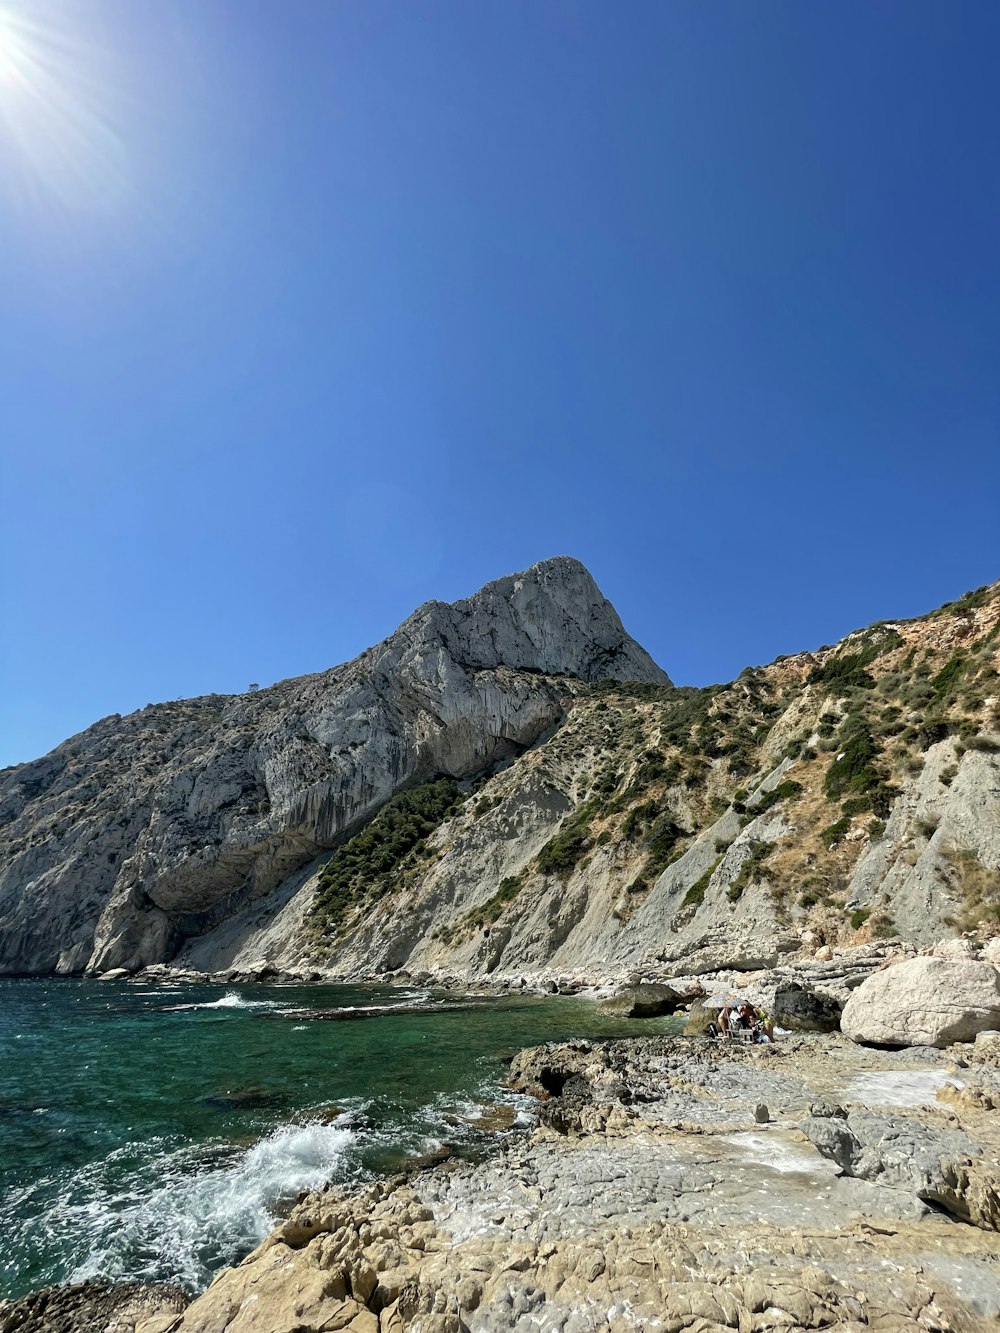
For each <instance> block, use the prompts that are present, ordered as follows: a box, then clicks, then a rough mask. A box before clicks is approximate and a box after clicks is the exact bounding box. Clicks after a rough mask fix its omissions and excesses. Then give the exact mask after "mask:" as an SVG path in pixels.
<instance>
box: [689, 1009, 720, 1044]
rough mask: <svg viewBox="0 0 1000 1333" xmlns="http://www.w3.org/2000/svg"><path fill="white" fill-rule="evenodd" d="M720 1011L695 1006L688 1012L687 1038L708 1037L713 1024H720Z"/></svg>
mask: <svg viewBox="0 0 1000 1333" xmlns="http://www.w3.org/2000/svg"><path fill="white" fill-rule="evenodd" d="M718 1021H719V1011H718V1009H706V1007H705V1006H704V1005H703V1004H693V1005H692V1006H691V1008H690V1009H689V1010H688V1016H687V1022H686V1023H685V1024H684V1035H685V1037H706V1036H708V1030H709V1028H710V1027H711V1026H712V1024H713V1023H718Z"/></svg>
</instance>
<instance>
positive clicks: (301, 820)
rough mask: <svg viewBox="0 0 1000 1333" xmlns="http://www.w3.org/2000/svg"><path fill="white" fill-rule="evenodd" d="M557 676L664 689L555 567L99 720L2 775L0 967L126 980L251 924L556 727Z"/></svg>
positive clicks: (602, 605)
mask: <svg viewBox="0 0 1000 1333" xmlns="http://www.w3.org/2000/svg"><path fill="white" fill-rule="evenodd" d="M556 677H567V678H570V679H571V680H580V681H591V680H597V679H599V678H603V677H610V678H614V679H617V680H625V679H637V680H644V681H649V682H660V683H662V682H666V680H667V678H666V676H665V675H664V673H663V672H662V671H661V670H660V669H659V668H658V667H657V666H656V665H655V663H654V662H653V661H652V660H651V658H649V656H648V655H647V654H646V653H645V652H643V650H642V649H641V648H640V647H639V645H638V644H636V643H635V642H634V641H633V640H632V639H630V638H629V637H628V635H627V634H626V633H625V631H624V629H623V627H622V624H621V621H620V620H619V618H618V616H617V614H616V613H615V611H614V608H613V607H612V606H611V605H610V603H609V602H607V601H606V600H605V599H604V598H603V597H602V596H601V594H600V592H599V590H598V589H597V587H596V585H595V584H594V581H593V579H592V578H591V577H590V575H589V574H588V573H587V571H586V570H585V569H584V568H583V567H582V566H581V565H580V564H579V563H578V562H576V561H574V560H570V559H567V558H565V557H560V558H557V559H554V560H549V561H545V562H543V563H542V564H539V565H535V566H533V567H532V568H531V569H529V570H527V571H525V572H524V573H523V574H519V575H516V576H513V577H510V578H505V579H500V580H498V581H497V582H495V583H491V584H489V585H488V586H487V587H485V588H483V589H482V590H481V591H480V592H479V593H477V594H476V595H475V596H474V597H470V598H468V599H466V600H464V601H460V602H456V603H454V604H452V605H446V604H444V603H439V602H429V603H427V604H426V605H424V606H422V607H420V608H419V609H418V610H417V611H416V612H415V613H414V614H413V615H412V616H411V617H410V618H409V619H408V620H407V621H406V622H405V623H404V624H403V625H401V626H400V628H399V629H398V630H397V631H396V632H395V633H394V634H393V635H392V636H391V637H390V638H389V639H387V640H385V641H384V642H383V643H381V644H380V645H378V646H377V647H376V648H372V649H369V650H368V651H366V652H364V653H362V654H361V656H360V657H358V658H356V659H355V660H354V661H353V662H350V663H348V664H346V665H345V666H341V667H336V668H334V669H333V670H331V671H327V672H323V673H322V674H320V675H316V676H308V677H303V678H302V679H299V680H292V681H284V682H282V683H280V684H278V685H275V686H273V687H271V688H270V689H266V690H261V691H259V692H257V693H254V694H248V695H238V696H219V695H214V696H209V697H207V698H201V699H190V700H184V701H180V702H177V703H172V704H160V705H155V706H151V707H149V708H146V709H143V710H142V711H141V712H139V713H134V714H131V715H130V716H128V717H117V716H115V717H110V718H105V719H104V720H103V721H101V722H99V723H97V724H96V725H95V726H93V727H91V728H90V729H89V730H87V731H85V732H82V733H81V734H80V735H79V736H76V737H73V738H72V739H71V740H69V741H67V742H65V743H64V744H63V745H61V746H59V747H58V748H57V749H56V750H54V751H53V752H52V753H51V754H49V755H47V756H45V758H43V759H40V760H37V761H36V762H34V763H30V764H23V765H19V766H17V767H15V768H13V769H8V770H7V771H6V772H4V773H3V774H0V867H2V869H0V972H3V973H8V974H10V973H15V974H17V973H45V972H53V971H54V972H58V973H73V972H80V971H83V970H85V969H86V970H90V971H104V970H107V969H109V968H113V967H119V966H124V967H128V968H130V969H134V968H137V967H140V966H143V965H145V964H149V963H153V962H158V961H163V960H166V959H169V958H172V957H173V956H174V954H175V953H176V952H177V950H178V949H179V948H180V947H181V946H182V945H183V944H184V942H185V941H186V940H189V939H191V938H192V937H197V936H199V935H202V934H203V933H204V932H206V931H208V930H211V929H213V928H215V927H218V926H220V925H222V924H224V923H225V922H227V921H229V920H230V919H232V918H233V917H239V918H240V919H247V920H250V919H254V920H256V919H257V918H258V917H259V916H260V912H261V910H263V911H264V912H265V913H266V912H268V911H270V910H271V908H270V905H269V904H270V902H271V900H270V899H269V897H268V895H271V894H272V893H274V892H275V891H277V893H278V895H279V899H280V895H281V893H282V891H283V886H291V887H294V885H295V883H296V880H295V876H296V873H297V872H299V871H300V870H301V869H302V867H303V866H305V865H307V864H308V863H309V862H311V861H313V860H314V859H315V858H317V857H318V856H321V855H322V854H323V852H324V849H329V848H331V847H332V846H333V845H334V844H335V843H336V842H337V840H338V839H339V838H340V837H341V836H342V835H343V834H344V832H345V830H350V829H352V828H354V827H357V826H359V825H361V824H363V823H364V822H365V820H366V819H368V818H369V817H370V816H371V815H372V813H373V812H374V811H376V810H377V809H378V808H379V807H380V806H381V805H382V804H383V803H384V802H385V801H386V799H387V798H388V797H390V796H392V794H393V793H394V792H396V791H398V790H400V789H401V788H404V787H406V786H409V785H411V784H413V783H419V782H421V781H424V780H426V779H429V778H432V777H435V776H437V775H439V774H447V775H451V776H452V777H454V778H465V777H468V776H469V775H472V774H477V773H480V772H482V771H484V770H486V769H489V768H490V767H491V766H494V765H496V764H498V763H499V762H501V761H503V760H506V759H509V758H511V757H513V756H516V755H518V754H520V753H521V752H523V751H524V750H525V749H526V748H527V747H528V746H531V745H532V744H533V743H535V742H536V741H537V740H538V738H539V737H540V736H541V735H542V734H543V733H544V732H546V731H547V730H549V729H551V728H553V727H554V726H556V724H557V723H559V721H560V720H561V719H562V717H563V714H564V710H565V707H566V700H567V698H568V697H569V693H570V685H569V683H568V682H567V681H566V680H560V679H555V678H556ZM287 892H288V889H287V888H286V889H285V890H284V893H285V896H287Z"/></svg>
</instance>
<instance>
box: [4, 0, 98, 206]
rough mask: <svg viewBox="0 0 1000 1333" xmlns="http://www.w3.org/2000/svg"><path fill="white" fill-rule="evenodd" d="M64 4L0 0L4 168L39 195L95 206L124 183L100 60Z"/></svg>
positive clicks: (33, 194)
mask: <svg viewBox="0 0 1000 1333" xmlns="http://www.w3.org/2000/svg"><path fill="white" fill-rule="evenodd" d="M70 18H71V13H70V9H69V7H68V6H67V5H66V4H38V3H32V4H30V5H29V4H28V3H22V4H17V5H15V4H11V3H9V0H7V2H5V0H0V171H2V172H3V174H4V175H5V176H7V177H8V179H12V180H15V181H16V182H17V184H18V185H19V186H20V189H21V192H22V194H26V195H30V196H31V197H33V198H34V199H35V200H38V199H40V198H42V197H45V196H48V197H54V198H56V199H58V200H59V201H61V202H62V203H63V204H65V205H67V206H73V207H79V206H81V205H84V206H91V205H94V204H96V203H99V202H101V201H102V200H106V199H108V198H110V197H111V196H113V195H114V194H115V193H117V191H118V189H119V188H120V186H121V184H122V162H121V157H122V153H121V142H120V139H119V137H118V135H117V134H116V133H115V132H114V129H113V127H112V125H111V122H110V118H109V102H110V98H109V96H108V94H109V91H110V90H109V88H108V87H107V83H106V80H105V79H102V77H101V74H102V71H101V64H100V60H99V59H98V58H97V57H96V55H95V52H94V50H93V48H92V47H91V46H89V45H88V43H87V41H86V40H85V37H84V35H83V34H82V33H80V32H79V31H76V30H75V29H74V27H73V26H72V24H71V23H70Z"/></svg>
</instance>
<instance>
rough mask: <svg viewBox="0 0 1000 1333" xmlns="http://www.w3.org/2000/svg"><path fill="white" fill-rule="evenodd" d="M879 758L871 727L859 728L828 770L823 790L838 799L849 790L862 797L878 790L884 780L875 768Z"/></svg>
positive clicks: (831, 797) (830, 796)
mask: <svg viewBox="0 0 1000 1333" xmlns="http://www.w3.org/2000/svg"><path fill="white" fill-rule="evenodd" d="M878 755H879V750H878V746H877V745H876V744H875V742H874V740H873V739H872V734H871V732H870V731H869V729H868V727H867V726H866V725H864V724H862V725H860V726H858V727H857V729H856V730H855V731H854V732H853V733H852V735H851V736H850V737H849V739H848V740H847V741H846V742H845V743H844V747H843V750H842V751H841V754H840V756H839V757H838V758H837V759H835V760H834V761H833V763H832V764H831V765H830V767H829V768H828V769H827V770H826V777H825V779H824V782H823V788H824V790H825V792H826V795H827V797H828V798H829V799H830V800H836V799H837V798H838V797H840V796H842V795H843V794H844V792H846V791H849V792H853V793H855V794H856V795H861V794H863V793H864V792H869V791H871V790H872V789H873V788H875V787H878V786H879V784H880V783H881V781H882V777H881V775H880V773H879V772H878V770H877V769H876V768H875V760H876V759H877V758H878Z"/></svg>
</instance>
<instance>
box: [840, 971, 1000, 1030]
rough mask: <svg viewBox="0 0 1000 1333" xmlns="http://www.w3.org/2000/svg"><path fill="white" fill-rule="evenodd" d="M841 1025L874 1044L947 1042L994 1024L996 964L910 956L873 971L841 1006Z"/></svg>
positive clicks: (999, 987)
mask: <svg viewBox="0 0 1000 1333" xmlns="http://www.w3.org/2000/svg"><path fill="white" fill-rule="evenodd" d="M840 1025H841V1029H842V1031H843V1032H844V1033H846V1035H847V1036H849V1037H850V1038H851V1039H852V1040H854V1041H865V1042H874V1043H877V1044H878V1045H880V1046H950V1045H951V1043H952V1042H955V1041H972V1040H973V1039H974V1038H975V1037H976V1035H977V1033H980V1032H988V1031H994V1030H996V1029H997V1028H998V1027H1000V970H998V969H997V968H995V967H994V966H993V965H992V963H986V962H977V961H974V960H970V959H946V958H934V957H931V958H911V959H908V960H906V961H904V962H900V963H897V964H896V966H895V967H889V968H886V969H885V970H884V971H882V972H876V973H875V974H874V975H873V976H871V977H869V978H868V980H867V981H866V982H864V983H863V984H862V985H861V986H859V987H858V989H857V990H856V991H854V993H853V994H852V995H851V998H850V999H849V1000H848V1001H847V1004H846V1006H845V1007H844V1012H843V1014H842V1016H841V1021H840Z"/></svg>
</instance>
